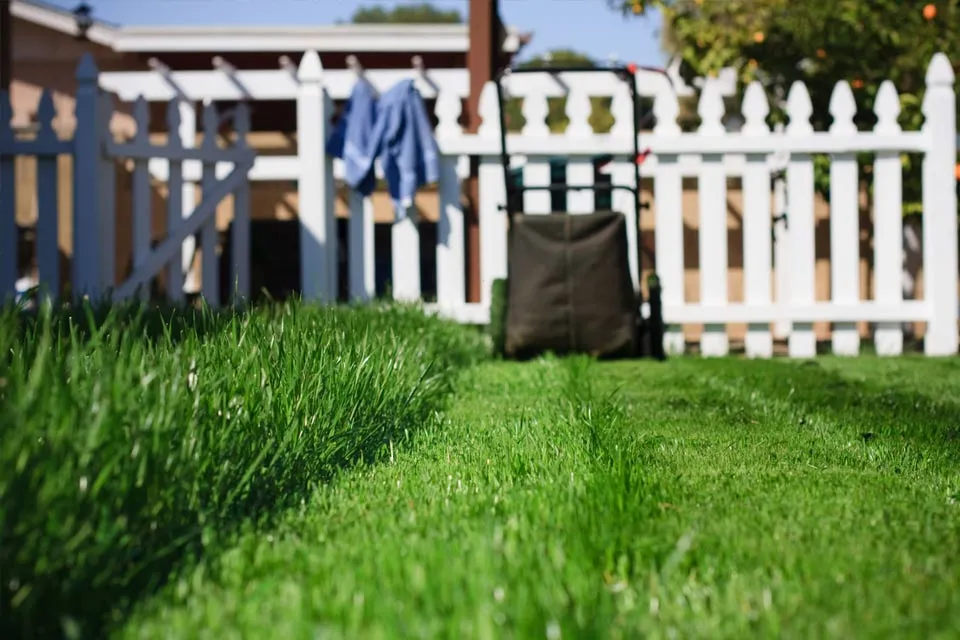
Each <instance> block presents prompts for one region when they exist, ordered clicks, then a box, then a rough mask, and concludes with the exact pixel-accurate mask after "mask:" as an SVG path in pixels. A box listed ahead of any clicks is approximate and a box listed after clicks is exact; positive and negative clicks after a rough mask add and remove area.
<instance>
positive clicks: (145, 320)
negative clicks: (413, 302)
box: [0, 304, 484, 638]
mask: <svg viewBox="0 0 960 640" xmlns="http://www.w3.org/2000/svg"><path fill="white" fill-rule="evenodd" d="M483 354H484V346H483V345H482V343H481V339H480V336H479V334H478V333H477V332H473V333H471V332H469V331H467V330H465V329H464V328H462V327H459V326H454V325H452V324H446V323H442V322H440V321H438V320H435V319H428V318H426V317H424V316H423V314H422V313H420V312H419V311H417V310H415V309H409V308H395V307H384V306H380V307H368V308H357V309H351V308H343V309H311V308H308V307H302V306H299V305H296V304H291V305H285V306H280V307H276V308H272V309H264V310H259V311H251V312H250V313H241V312H226V313H219V314H214V313H212V312H209V311H184V310H181V311H175V310H174V311H169V312H160V311H141V310H138V309H136V308H116V309H113V310H109V311H106V310H104V311H103V312H100V311H96V310H92V309H90V308H86V309H78V310H76V311H75V312H69V313H67V312H58V313H56V314H53V313H43V314H41V315H40V316H39V317H35V318H31V317H27V316H24V315H21V314H18V313H16V312H14V311H12V310H7V311H6V312H5V313H2V314H0V533H2V543H0V576H2V580H0V595H2V600H0V612H2V613H0V620H2V622H0V636H2V637H4V638H20V637H23V638H43V637H64V636H67V637H103V635H104V634H105V633H106V632H107V630H108V629H109V628H110V627H111V626H113V625H115V624H116V623H117V622H118V621H119V620H122V619H123V616H124V614H125V613H126V612H127V611H129V609H130V607H131V605H132V604H133V603H134V602H136V600H137V599H138V598H140V597H142V596H144V595H145V594H148V593H150V592H151V591H152V590H154V589H155V588H156V587H157V586H158V585H160V584H162V583H163V582H165V581H166V580H167V579H168V578H169V576H171V575H175V573H176V572H177V570H178V568H180V567H181V566H183V563H184V562H187V561H191V560H192V559H194V558H196V557H197V556H198V555H200V554H203V553H216V552H217V550H218V549H220V548H221V547H222V546H223V545H224V544H226V542H225V541H226V540H228V539H230V537H231V536H232V535H233V534H235V533H236V532H237V531H239V530H240V529H241V528H242V527H244V526H246V527H247V528H249V529H251V530H255V529H257V528H260V527H263V526H266V523H267V522H268V521H269V520H270V519H271V518H272V517H274V516H275V515H276V514H278V513H280V512H282V511H283V510H284V509H287V508H290V507H293V506H296V505H299V504H301V503H302V502H303V501H305V500H306V499H308V498H310V497H311V496H312V495H313V491H314V488H315V487H316V486H317V484H319V483H322V482H325V481H328V480H329V479H330V478H331V477H333V475H334V474H335V473H336V471H337V470H338V469H340V468H342V467H346V466H351V465H354V464H356V463H358V462H360V461H364V460H367V461H372V460H374V459H375V458H377V457H378V456H380V455H388V454H389V450H390V449H391V448H392V447H395V446H400V445H401V444H402V443H403V441H405V440H406V439H407V438H408V437H409V436H410V435H412V434H413V433H415V432H416V431H417V430H418V429H419V428H421V427H422V426H423V425H425V424H427V423H429V422H430V421H431V420H432V419H433V417H432V416H433V415H434V414H435V413H436V412H437V411H438V410H440V409H441V408H442V406H443V402H444V401H445V398H446V396H447V394H448V392H449V391H450V390H451V388H452V382H453V371H454V369H456V368H457V367H459V366H463V365H466V364H469V363H470V362H473V361H474V360H476V359H477V358H480V357H482V356H483Z"/></svg>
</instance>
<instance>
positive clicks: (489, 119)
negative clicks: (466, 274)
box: [477, 82, 507, 309]
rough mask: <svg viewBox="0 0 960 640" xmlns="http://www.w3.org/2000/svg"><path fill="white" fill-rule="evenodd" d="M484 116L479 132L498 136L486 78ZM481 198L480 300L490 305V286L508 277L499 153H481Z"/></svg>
mask: <svg viewBox="0 0 960 640" xmlns="http://www.w3.org/2000/svg"><path fill="white" fill-rule="evenodd" d="M479 112H480V118H481V120H482V122H481V124H480V128H479V130H478V131H477V135H478V137H480V138H486V139H489V140H499V137H500V103H499V100H498V99H497V86H496V84H495V83H493V82H487V83H486V85H484V87H483V92H482V93H481V94H480V105H479ZM477 179H478V182H479V183H480V184H479V186H480V193H481V198H480V202H479V205H478V208H479V216H480V303H481V305H483V306H484V307H485V308H486V309H489V305H490V288H491V286H493V281H494V280H497V279H500V278H505V277H507V215H506V211H504V210H503V208H502V207H503V206H505V205H506V196H507V194H506V188H505V185H504V183H503V168H502V167H501V166H500V158H499V157H497V156H482V157H481V158H480V167H479V169H478V176H477Z"/></svg>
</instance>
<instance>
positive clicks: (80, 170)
mask: <svg viewBox="0 0 960 640" xmlns="http://www.w3.org/2000/svg"><path fill="white" fill-rule="evenodd" d="M98 74H99V71H98V70H97V65H96V63H94V61H93V56H92V55H90V54H89V53H86V54H84V55H83V58H81V60H80V65H79V66H78V67H77V73H76V78H77V94H76V98H77V99H76V118H77V128H76V131H75V132H74V137H73V143H74V155H73V172H74V180H73V185H74V186H73V189H74V190H73V193H74V196H73V198H74V200H73V297H74V298H75V299H79V298H81V297H83V296H89V297H90V298H94V299H96V298H99V297H101V296H102V295H103V294H104V293H105V291H104V285H105V284H106V274H105V273H104V272H103V271H104V269H103V264H102V262H101V260H102V254H103V252H104V250H105V249H106V247H104V246H103V242H102V240H103V230H104V224H103V223H104V221H103V219H102V216H101V213H102V210H101V209H102V208H101V198H100V171H101V153H102V146H103V120H102V118H101V113H100V109H101V103H100V87H99V86H98V84H97V76H98Z"/></svg>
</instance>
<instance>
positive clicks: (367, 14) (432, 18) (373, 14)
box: [350, 2, 463, 24]
mask: <svg viewBox="0 0 960 640" xmlns="http://www.w3.org/2000/svg"><path fill="white" fill-rule="evenodd" d="M350 22H352V23H353V24H461V23H463V16H462V15H461V14H460V12H459V11H458V10H456V9H449V10H447V9H440V8H438V7H436V6H434V5H432V4H431V3H429V2H421V3H419V4H401V5H397V6H395V7H390V8H385V7H382V6H379V5H378V6H370V7H361V8H359V9H357V10H356V11H355V12H354V13H353V16H352V17H351V18H350Z"/></svg>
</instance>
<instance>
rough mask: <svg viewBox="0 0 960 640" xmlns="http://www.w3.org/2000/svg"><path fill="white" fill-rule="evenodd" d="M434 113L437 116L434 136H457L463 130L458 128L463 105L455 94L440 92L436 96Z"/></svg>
mask: <svg viewBox="0 0 960 640" xmlns="http://www.w3.org/2000/svg"><path fill="white" fill-rule="evenodd" d="M434 113H435V114H436V116H437V129H436V134H437V135H438V136H459V135H461V134H462V133H463V128H462V127H461V126H460V116H461V115H462V113H463V103H462V102H461V101H460V96H458V95H457V94H456V93H454V92H453V91H441V92H440V95H438V96H437V104H436V106H435V107H434Z"/></svg>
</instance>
